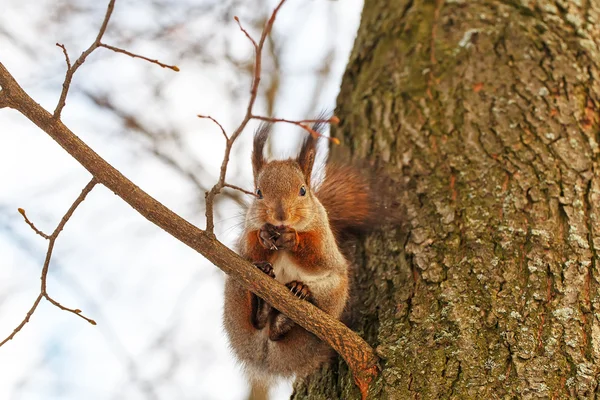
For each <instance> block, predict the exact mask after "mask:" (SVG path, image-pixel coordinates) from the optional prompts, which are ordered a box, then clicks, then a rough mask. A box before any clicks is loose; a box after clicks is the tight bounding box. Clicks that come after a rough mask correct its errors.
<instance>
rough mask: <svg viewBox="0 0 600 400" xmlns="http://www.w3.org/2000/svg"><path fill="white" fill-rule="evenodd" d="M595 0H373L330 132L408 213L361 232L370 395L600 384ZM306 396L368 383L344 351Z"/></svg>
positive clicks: (551, 395)
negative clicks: (395, 225) (380, 164)
mask: <svg viewBox="0 0 600 400" xmlns="http://www.w3.org/2000/svg"><path fill="white" fill-rule="evenodd" d="M599 47H600V0H579V1H567V0H555V1H548V0H531V1H525V0H503V1H474V0H473V1H472V0H453V1H446V2H443V1H439V0H438V1H424V0H413V1H411V0H395V1H389V0H366V1H365V7H364V11H363V16H362V23H361V27H360V30H359V32H358V37H357V39H356V43H355V46H354V51H353V53H352V55H351V57H350V61H349V65H348V69H347V72H346V75H345V77H344V80H343V83H342V88H341V93H340V96H339V99H338V113H337V115H339V117H340V118H341V120H342V124H341V125H340V127H339V128H338V129H336V131H335V134H336V135H337V136H338V137H339V138H340V139H341V140H342V142H343V143H344V145H342V146H339V147H338V148H336V149H335V151H341V149H342V148H343V147H344V146H347V147H349V148H350V151H351V153H352V156H353V157H355V158H369V159H372V160H374V159H380V160H382V161H384V162H385V164H386V168H387V169H388V172H389V173H390V174H391V176H392V177H393V178H394V179H395V181H396V182H397V188H398V190H397V196H398V200H400V201H401V202H402V203H403V204H404V205H405V206H406V209H407V211H406V214H407V217H406V221H405V222H406V225H407V228H406V229H404V230H403V231H401V230H400V229H396V230H394V229H386V230H385V231H383V232H379V233H376V234H373V235H371V236H370V237H368V238H367V239H366V240H365V241H364V243H363V244H362V246H360V248H359V249H358V250H357V253H359V256H360V258H359V269H358V271H357V276H356V277H355V279H356V281H357V282H356V283H357V287H358V289H357V291H356V296H357V301H356V303H357V304H358V305H359V306H358V307H356V310H355V312H356V313H357V314H358V316H359V318H358V320H359V321H360V323H359V326H358V327H357V330H358V332H359V333H361V334H362V335H363V336H364V337H365V338H366V339H367V340H368V341H369V342H370V343H371V344H372V345H374V346H375V347H376V349H377V352H378V354H379V356H380V357H381V359H382V361H381V374H380V376H379V378H378V379H377V381H376V382H374V383H373V385H372V387H371V390H370V396H369V398H373V399H410V398H419V399H443V398H461V399H463V398H473V399H494V398H501V399H508V398H525V399H529V398H548V399H560V398H585V399H591V398H595V397H596V396H598V395H599V394H600V391H599V389H598V379H599V378H600V313H599V309H600V292H599V288H600V265H599V264H598V261H599V260H598V253H597V251H598V249H600V223H599V222H600V221H599V219H600V203H599V200H600V174H599V166H598V160H599V147H598V141H599V139H598V138H599V123H598V121H599V104H600V84H599V80H600V51H599ZM293 398H295V399H344V400H346V399H355V398H359V393H358V390H357V389H356V388H355V387H354V384H353V381H352V378H351V375H350V373H349V372H348V369H347V367H346V366H345V365H344V364H343V363H342V362H341V361H340V362H336V363H334V364H333V365H332V366H329V367H327V368H325V369H324V370H322V371H320V372H319V373H316V374H314V375H313V376H312V377H310V378H309V379H308V380H307V381H306V382H300V383H298V384H297V385H296V390H295V394H294V396H293Z"/></svg>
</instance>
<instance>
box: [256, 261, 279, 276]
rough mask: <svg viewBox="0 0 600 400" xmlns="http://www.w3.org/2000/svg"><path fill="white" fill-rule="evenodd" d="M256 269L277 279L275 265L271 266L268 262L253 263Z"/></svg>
mask: <svg viewBox="0 0 600 400" xmlns="http://www.w3.org/2000/svg"><path fill="white" fill-rule="evenodd" d="M252 264H253V265H254V266H255V267H257V268H258V269H260V270H261V271H262V272H264V273H265V274H267V275H269V276H270V277H271V278H273V279H275V271H273V265H271V263H270V262H268V261H259V262H255V263H252Z"/></svg>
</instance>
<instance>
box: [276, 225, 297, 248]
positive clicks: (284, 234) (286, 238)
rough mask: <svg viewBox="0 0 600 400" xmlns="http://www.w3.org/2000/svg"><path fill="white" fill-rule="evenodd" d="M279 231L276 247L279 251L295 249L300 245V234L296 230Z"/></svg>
mask: <svg viewBox="0 0 600 400" xmlns="http://www.w3.org/2000/svg"><path fill="white" fill-rule="evenodd" d="M275 229H277V233H278V234H279V236H277V239H276V240H275V246H276V247H277V248H278V249H282V250H286V249H294V248H295V247H296V246H297V244H298V234H297V233H296V230H295V229H294V228H288V227H280V228H275Z"/></svg>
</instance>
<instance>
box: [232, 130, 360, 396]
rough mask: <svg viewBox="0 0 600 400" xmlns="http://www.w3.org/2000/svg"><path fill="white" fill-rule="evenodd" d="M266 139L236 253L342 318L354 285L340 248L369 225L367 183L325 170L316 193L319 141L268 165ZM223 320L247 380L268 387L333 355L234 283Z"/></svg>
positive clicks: (259, 143) (260, 135) (257, 147)
mask: <svg viewBox="0 0 600 400" xmlns="http://www.w3.org/2000/svg"><path fill="white" fill-rule="evenodd" d="M318 129H319V127H318V126H315V127H313V130H316V131H318ZM268 135H269V128H268V126H261V128H259V130H258V132H257V133H256V135H255V137H254V149H253V154H252V166H253V172H254V184H255V188H256V198H255V199H254V200H253V202H252V203H251V204H250V206H249V208H248V212H247V214H246V220H245V223H244V230H243V232H242V234H241V236H240V240H239V245H238V251H239V254H240V255H241V256H242V257H244V258H245V259H247V260H248V261H250V262H251V263H253V264H254V265H255V266H256V267H257V268H259V269H261V270H262V271H263V272H264V273H265V274H267V275H269V276H270V277H271V278H273V279H275V280H277V281H278V282H279V283H281V284H283V285H285V286H286V287H287V288H288V289H289V290H290V291H291V292H292V294H294V295H296V296H297V297H299V298H300V299H303V300H305V301H308V302H310V303H312V304H313V305H315V306H316V307H318V308H320V309H321V310H323V311H324V312H326V313H328V314H329V315H331V316H332V317H334V318H336V319H340V318H341V316H342V314H343V313H344V311H345V307H346V304H347V303H348V293H349V286H350V285H349V263H348V261H347V260H346V258H345V257H344V256H343V255H342V252H341V251H340V247H339V246H340V245H343V244H344V243H343V242H344V240H345V238H346V235H347V234H351V233H353V232H356V231H358V230H360V229H361V228H363V227H364V226H366V225H367V224H368V221H367V220H368V219H369V218H370V217H371V208H370V203H369V194H368V186H369V184H368V182H367V180H366V179H363V178H362V177H361V175H360V173H358V172H357V171H354V170H353V169H352V168H351V167H348V166H340V167H338V166H333V165H328V166H327V167H326V176H325V179H324V180H323V182H322V183H321V185H319V187H318V188H314V187H313V185H311V174H312V169H313V164H314V159H315V153H316V143H317V139H316V138H314V137H313V136H311V135H308V137H307V138H306V139H305V141H304V143H303V145H302V148H301V150H300V154H299V155H298V157H297V158H295V159H288V160H274V161H269V162H267V161H266V160H265V159H264V157H263V148H264V145H265V142H266V140H267V137H268ZM223 320H224V328H225V331H226V333H227V336H228V338H229V342H230V345H231V349H232V350H233V352H234V354H235V356H236V357H237V358H238V359H239V361H241V364H242V365H243V367H244V370H245V372H246V373H247V374H248V377H249V378H250V379H252V380H254V381H258V382H262V383H264V384H267V385H268V384H269V382H270V381H271V380H272V379H273V378H276V377H293V376H296V377H303V376H305V375H308V374H309V373H311V372H312V371H314V370H315V369H316V368H318V367H319V366H320V365H321V364H323V363H325V362H327V361H328V360H329V359H331V357H332V356H333V354H334V353H333V350H332V349H331V348H330V347H329V346H328V345H327V344H325V343H324V342H322V341H321V340H319V339H318V338H317V337H316V336H315V335H313V334H312V333H310V332H308V331H306V330H304V329H303V328H301V327H300V326H298V325H296V324H295V323H294V321H292V320H291V319H289V318H288V317H287V316H285V315H284V314H281V313H280V312H279V311H278V310H277V309H275V308H273V307H272V306H271V305H270V304H268V303H266V302H265V301H264V300H262V299H261V298H259V297H258V296H256V295H254V294H253V293H251V292H250V291H248V290H247V289H245V288H243V287H242V286H241V285H240V284H239V283H237V282H236V281H235V280H233V279H231V278H230V277H227V278H226V281H225V303H224V310H223Z"/></svg>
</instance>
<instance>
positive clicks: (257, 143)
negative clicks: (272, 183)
mask: <svg viewBox="0 0 600 400" xmlns="http://www.w3.org/2000/svg"><path fill="white" fill-rule="evenodd" d="M269 133H271V125H270V124H265V123H263V124H260V126H259V127H258V130H257V131H256V133H255V134H254V147H253V149H252V169H253V171H254V180H255V183H256V178H257V177H258V173H259V172H260V170H261V169H262V167H263V165H264V164H265V157H264V156H263V150H264V148H265V143H266V141H267V138H268V137H269Z"/></svg>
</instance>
